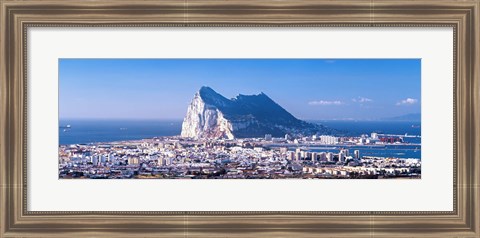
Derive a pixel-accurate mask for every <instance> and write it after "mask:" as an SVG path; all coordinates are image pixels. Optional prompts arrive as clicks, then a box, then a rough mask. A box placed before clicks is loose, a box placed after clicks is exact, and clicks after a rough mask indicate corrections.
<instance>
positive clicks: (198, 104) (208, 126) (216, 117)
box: [181, 92, 234, 139]
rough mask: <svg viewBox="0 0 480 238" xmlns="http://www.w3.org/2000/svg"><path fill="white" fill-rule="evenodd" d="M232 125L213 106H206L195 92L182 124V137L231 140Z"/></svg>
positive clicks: (232, 136)
mask: <svg viewBox="0 0 480 238" xmlns="http://www.w3.org/2000/svg"><path fill="white" fill-rule="evenodd" d="M232 130H233V126H232V124H231V123H230V122H229V121H228V120H227V119H225V118H224V116H223V113H222V112H221V111H220V110H218V108H217V107H215V106H213V105H209V104H206V103H205V102H204V101H203V99H202V97H201V96H200V93H199V92H197V93H196V94H195V96H194V98H193V100H192V102H191V103H190V105H189V106H188V109H187V115H186V116H185V118H184V120H183V124H182V134H181V136H182V137H189V138H195V139H199V138H228V139H233V138H234V135H233V133H232Z"/></svg>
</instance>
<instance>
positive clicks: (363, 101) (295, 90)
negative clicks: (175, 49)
mask: <svg viewBox="0 0 480 238" xmlns="http://www.w3.org/2000/svg"><path fill="white" fill-rule="evenodd" d="M420 77H421V60H420V59H60V60H59V79H60V85H59V93H60V96H59V114H60V118H61V119H87V118H89V119H181V118H183V117H184V116H185V114H186V111H187V107H188V105H189V103H190V101H191V100H192V98H193V95H194V94H195V92H196V91H198V90H199V89H200V87H201V86H209V87H211V88H213V89H214V90H215V91H217V92H218V93H220V94H222V95H224V96H225V97H227V98H232V97H235V96H236V95H238V94H247V95H248V94H258V93H260V92H264V93H265V94H267V95H268V96H269V97H270V98H272V99H273V100H274V101H276V102H277V103H278V104H279V105H281V106H282V107H284V108H285V109H286V110H287V111H289V112H290V113H292V114H293V115H294V116H296V117H297V118H300V119H307V120H342V119H354V120H371V119H379V118H385V117H395V116H401V115H404V114H409V113H420V105H421V98H420V96H421V94H420V93H421V88H420V83H421V82H420V80H421V79H420Z"/></svg>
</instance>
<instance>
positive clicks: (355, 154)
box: [353, 150, 360, 159]
mask: <svg viewBox="0 0 480 238" xmlns="http://www.w3.org/2000/svg"><path fill="white" fill-rule="evenodd" d="M353 155H354V158H355V159H360V151H359V150H354V151H353Z"/></svg>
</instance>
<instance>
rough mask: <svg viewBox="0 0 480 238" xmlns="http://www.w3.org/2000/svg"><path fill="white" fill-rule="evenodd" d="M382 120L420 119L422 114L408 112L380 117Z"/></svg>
mask: <svg viewBox="0 0 480 238" xmlns="http://www.w3.org/2000/svg"><path fill="white" fill-rule="evenodd" d="M381 120H382V121H421V120H422V114H420V113H409V114H405V115H401V116H396V117H387V118H382V119H381Z"/></svg>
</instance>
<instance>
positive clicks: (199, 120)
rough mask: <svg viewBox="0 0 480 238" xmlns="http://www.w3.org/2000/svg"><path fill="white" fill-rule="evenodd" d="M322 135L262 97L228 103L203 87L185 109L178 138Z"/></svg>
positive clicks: (320, 129) (319, 129) (239, 98)
mask: <svg viewBox="0 0 480 238" xmlns="http://www.w3.org/2000/svg"><path fill="white" fill-rule="evenodd" d="M325 132H327V129H326V128H325V127H323V126H320V125H315V124H311V123H307V122H304V121H301V120H299V119H297V118H295V117H294V116H293V115H291V114H290V113H288V112H287V111H286V110H285V109H283V108H282V107H281V106H280V105H278V104H277V103H275V102H274V101H273V100H272V99H270V98H269V97H268V96H267V95H265V94H264V93H261V94H258V95H239V96H237V97H236V98H233V99H227V98H225V97H223V96H222V95H220V94H218V93H217V92H215V91H214V90H213V89H211V88H209V87H202V88H201V89H200V90H199V91H198V92H197V93H196V94H195V96H194V97H193V100H192V102H191V103H190V105H189V107H188V109H187V115H186V116H185V118H184V120H183V124H182V134H181V136H182V137H189V138H196V139H199V138H228V139H233V138H248V137H263V136H265V134H272V136H275V137H280V136H284V135H285V134H292V135H300V134H301V135H309V134H315V133H325Z"/></svg>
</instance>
